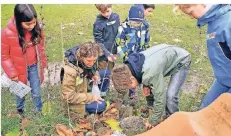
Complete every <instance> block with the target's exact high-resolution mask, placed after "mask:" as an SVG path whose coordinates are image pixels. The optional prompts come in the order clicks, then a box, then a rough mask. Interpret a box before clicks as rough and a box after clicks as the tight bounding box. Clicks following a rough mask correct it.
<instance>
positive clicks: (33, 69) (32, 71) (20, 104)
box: [16, 64, 42, 111]
mask: <svg viewBox="0 0 231 136" xmlns="http://www.w3.org/2000/svg"><path fill="white" fill-rule="evenodd" d="M27 72H28V74H27V75H28V76H27V79H28V80H29V82H30V87H31V96H32V100H33V103H34V105H35V107H36V109H37V111H42V100H41V94H40V90H41V88H40V79H39V75H38V74H39V73H38V69H37V64H33V65H31V66H28V67H27ZM24 103H25V97H23V98H20V97H18V96H16V108H17V109H18V110H22V111H24Z"/></svg>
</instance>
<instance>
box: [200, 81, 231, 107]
mask: <svg viewBox="0 0 231 136" xmlns="http://www.w3.org/2000/svg"><path fill="white" fill-rule="evenodd" d="M223 93H231V87H228V86H225V85H223V84H221V83H220V82H219V81H217V79H215V80H214V82H213V84H212V86H211V87H210V88H209V90H208V93H207V94H206V95H205V97H204V99H203V101H202V103H201V106H200V109H203V108H205V107H207V106H208V105H209V104H211V103H212V102H213V101H214V100H216V99H217V98H218V97H219V96H220V95H221V94H223Z"/></svg>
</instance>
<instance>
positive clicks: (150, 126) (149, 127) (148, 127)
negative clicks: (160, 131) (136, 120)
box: [145, 121, 152, 130]
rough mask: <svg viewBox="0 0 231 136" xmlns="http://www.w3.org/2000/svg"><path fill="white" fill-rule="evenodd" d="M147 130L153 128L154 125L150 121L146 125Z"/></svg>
mask: <svg viewBox="0 0 231 136" xmlns="http://www.w3.org/2000/svg"><path fill="white" fill-rule="evenodd" d="M145 128H146V129H147V130H149V129H151V128H152V125H151V124H150V123H149V121H147V122H146V123H145Z"/></svg>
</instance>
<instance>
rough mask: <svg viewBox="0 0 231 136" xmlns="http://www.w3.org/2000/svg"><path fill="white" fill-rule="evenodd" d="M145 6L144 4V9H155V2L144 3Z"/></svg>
mask: <svg viewBox="0 0 231 136" xmlns="http://www.w3.org/2000/svg"><path fill="white" fill-rule="evenodd" d="M143 6H144V10H145V9H148V8H152V9H155V5H154V4H143Z"/></svg>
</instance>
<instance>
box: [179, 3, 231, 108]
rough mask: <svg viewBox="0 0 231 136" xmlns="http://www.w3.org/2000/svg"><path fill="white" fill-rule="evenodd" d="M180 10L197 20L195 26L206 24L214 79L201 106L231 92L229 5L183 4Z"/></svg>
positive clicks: (230, 22) (230, 20) (230, 13)
mask: <svg viewBox="0 0 231 136" xmlns="http://www.w3.org/2000/svg"><path fill="white" fill-rule="evenodd" d="M176 6H177V7H178V8H179V9H180V10H182V11H183V12H184V13H186V14H188V15H189V16H191V17H193V18H195V19H197V20H198V22H197V26H198V27H200V28H201V27H203V26H204V25H206V24H208V29H207V49H208V56H209V60H210V62H211V65H212V68H213V72H214V75H215V80H214V82H213V84H212V86H211V87H210V89H209V91H208V93H207V94H206V96H205V97H204V99H203V101H202V104H201V108H204V107H206V106H208V105H209V104H210V103H212V102H213V101H214V100H215V99H216V98H217V97H219V96H220V95H221V94H222V93H226V92H229V93H231V5H230V4H216V5H204V4H183V5H176Z"/></svg>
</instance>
